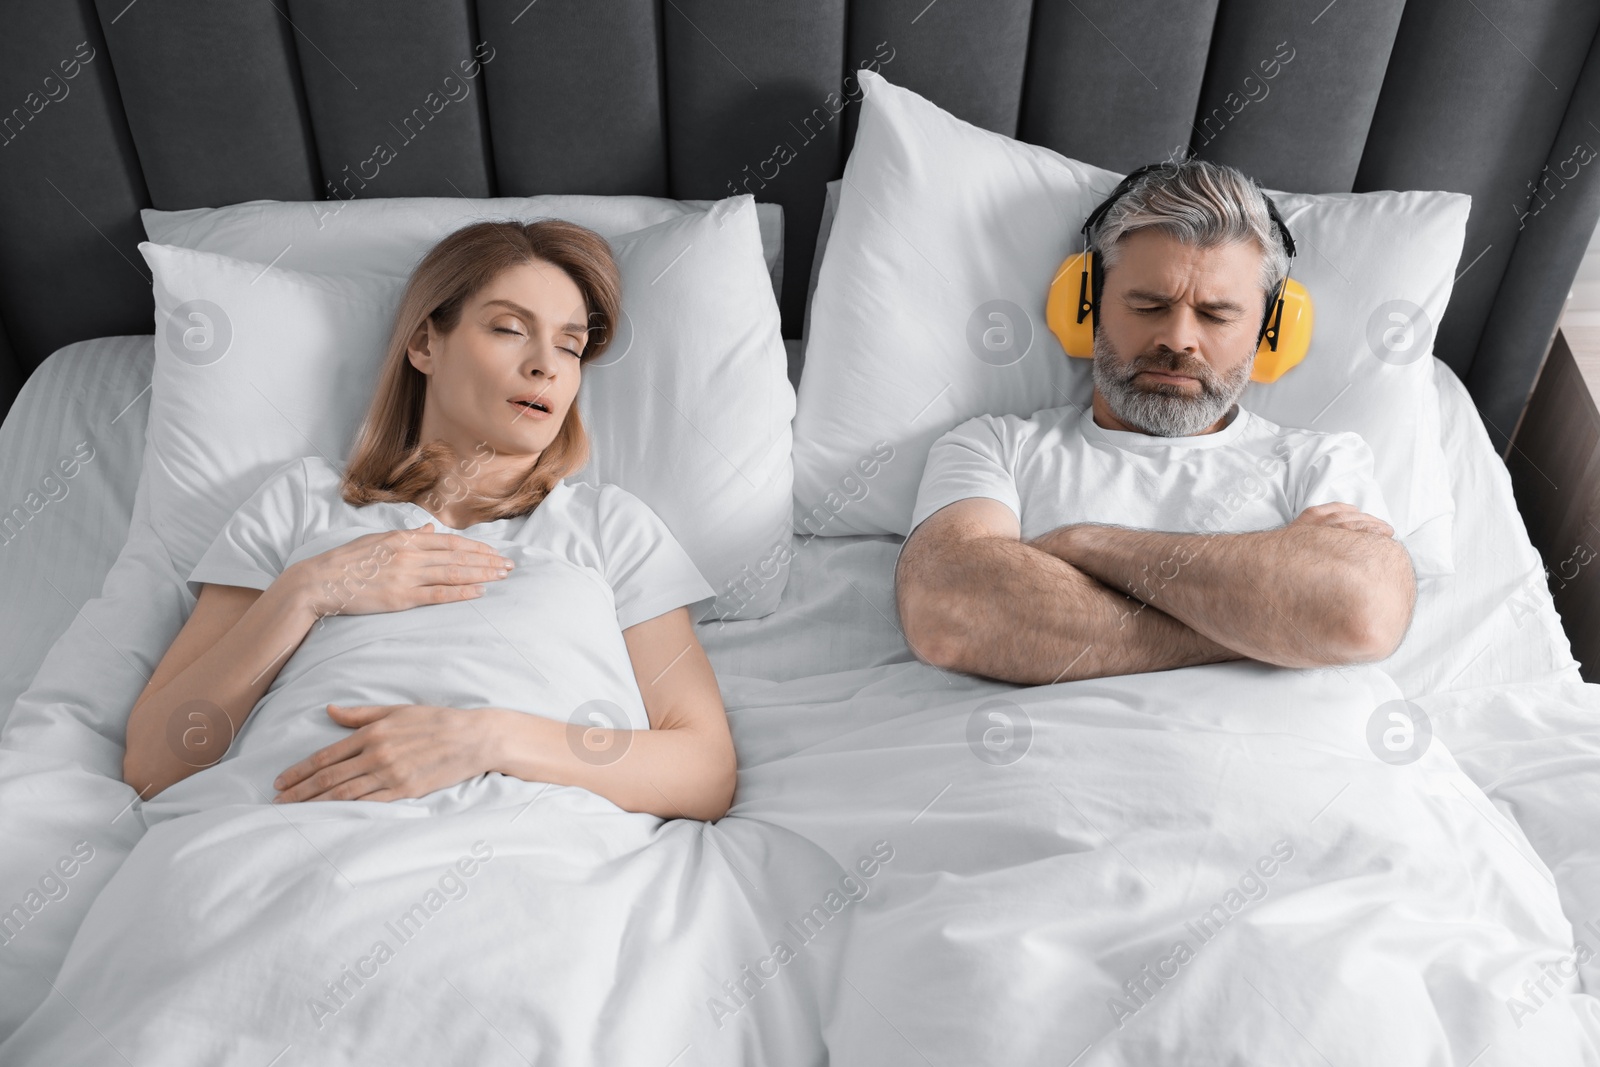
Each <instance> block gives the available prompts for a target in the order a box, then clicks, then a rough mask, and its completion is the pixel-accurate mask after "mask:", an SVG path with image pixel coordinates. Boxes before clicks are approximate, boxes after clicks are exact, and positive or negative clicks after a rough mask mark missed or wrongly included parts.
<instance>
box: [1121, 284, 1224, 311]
mask: <svg viewBox="0 0 1600 1067" xmlns="http://www.w3.org/2000/svg"><path fill="white" fill-rule="evenodd" d="M1123 295H1125V296H1126V297H1127V298H1128V299H1129V300H1142V301H1144V302H1146V303H1150V304H1170V303H1172V297H1171V296H1170V295H1169V294H1167V293H1156V292H1151V291H1150V290H1149V289H1130V290H1128V291H1127V293H1125V294H1123ZM1195 306H1196V307H1198V308H1200V309H1202V310H1204V311H1243V310H1244V308H1242V307H1240V306H1239V305H1238V304H1235V303H1234V302H1233V301H1232V300H1202V301H1201V302H1200V303H1198V304H1196V305H1195Z"/></svg>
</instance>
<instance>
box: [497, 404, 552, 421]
mask: <svg viewBox="0 0 1600 1067" xmlns="http://www.w3.org/2000/svg"><path fill="white" fill-rule="evenodd" d="M506 403H508V404H510V405H512V406H513V407H515V408H516V409H517V419H520V418H522V417H523V416H524V415H527V416H528V417H530V418H535V419H547V418H549V417H550V409H549V408H548V407H547V406H546V405H545V403H544V401H542V400H507V401H506ZM517 419H512V420H511V421H512V422H515V421H517Z"/></svg>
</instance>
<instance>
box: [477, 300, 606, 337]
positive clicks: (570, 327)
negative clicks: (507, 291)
mask: <svg viewBox="0 0 1600 1067" xmlns="http://www.w3.org/2000/svg"><path fill="white" fill-rule="evenodd" d="M490 304H501V305H504V306H505V307H508V308H510V309H511V310H512V311H515V312H516V313H517V314H518V315H521V316H522V317H523V318H525V319H532V320H534V321H535V322H538V321H539V316H538V315H537V314H535V313H534V312H532V311H529V310H528V309H527V308H525V307H523V306H522V305H521V304H518V303H516V302H515V301H511V300H485V301H484V306H485V307H487V306H488V305H490ZM561 329H562V331H563V332H566V333H588V332H589V327H588V326H586V325H584V324H583V323H581V322H569V323H566V324H564V325H563V326H562V327H561Z"/></svg>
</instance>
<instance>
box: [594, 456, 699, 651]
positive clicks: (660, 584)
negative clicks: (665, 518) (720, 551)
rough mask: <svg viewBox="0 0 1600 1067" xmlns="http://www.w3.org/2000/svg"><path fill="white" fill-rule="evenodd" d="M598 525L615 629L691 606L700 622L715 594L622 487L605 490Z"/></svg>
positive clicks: (664, 531) (666, 533) (657, 520)
mask: <svg viewBox="0 0 1600 1067" xmlns="http://www.w3.org/2000/svg"><path fill="white" fill-rule="evenodd" d="M599 524H600V552H601V556H602V558H604V560H605V577H606V582H607V583H608V584H610V586H611V592H612V596H613V598H614V599H615V601H616V606H617V626H618V627H619V628H621V629H623V630H626V629H627V628H628V627H630V626H634V625H637V624H638V623H641V622H644V621H645V620H647V619H653V618H655V617H656V616H657V615H662V614H665V613H666V612H669V611H671V610H672V609H673V608H678V607H683V606H684V605H689V618H690V619H691V620H693V621H699V619H700V616H701V614H703V613H704V610H705V608H706V607H707V606H709V604H710V603H711V601H712V600H714V599H715V598H716V592H715V590H713V589H712V588H711V584H710V583H709V582H707V581H706V580H705V577H704V576H703V575H702V574H701V573H700V570H699V568H697V567H696V566H695V565H694V561H693V560H691V559H690V558H689V553H687V552H685V551H684V549H683V546H682V545H680V544H678V539H677V538H676V537H673V536H672V531H671V530H669V529H667V525H666V523H664V522H662V521H661V517H660V516H659V515H657V514H656V513H655V512H654V511H653V510H652V509H651V507H650V505H648V504H646V503H645V502H644V501H642V500H640V499H639V498H638V497H636V496H634V495H633V494H632V493H630V492H628V491H627V490H626V489H623V488H622V487H621V486H616V485H610V484H607V485H603V486H601V487H600V501H599Z"/></svg>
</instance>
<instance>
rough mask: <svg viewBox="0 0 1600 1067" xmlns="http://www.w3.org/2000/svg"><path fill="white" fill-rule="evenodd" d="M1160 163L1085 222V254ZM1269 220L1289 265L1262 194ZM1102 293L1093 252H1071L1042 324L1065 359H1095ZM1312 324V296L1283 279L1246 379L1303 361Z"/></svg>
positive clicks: (1287, 243)
mask: <svg viewBox="0 0 1600 1067" xmlns="http://www.w3.org/2000/svg"><path fill="white" fill-rule="evenodd" d="M1162 166H1165V164H1163V163H1151V164H1147V165H1146V166H1143V167H1140V168H1139V169H1138V170H1136V171H1134V172H1133V173H1132V174H1129V175H1128V176H1127V177H1126V178H1124V179H1122V181H1121V183H1119V184H1118V185H1117V187H1116V189H1114V190H1113V191H1112V193H1111V195H1110V196H1108V197H1106V199H1104V200H1102V201H1101V202H1100V204H1099V206H1097V207H1096V208H1095V209H1094V211H1092V212H1090V214H1089V217H1088V218H1087V219H1085V220H1084V223H1083V229H1082V233H1083V236H1084V248H1085V249H1087V248H1088V247H1089V246H1090V244H1091V243H1092V241H1091V238H1090V235H1091V234H1092V233H1093V231H1094V229H1095V227H1097V226H1098V225H1099V224H1100V222H1101V220H1102V219H1104V218H1105V216H1106V213H1107V212H1108V211H1110V210H1111V206H1112V205H1113V204H1115V203H1116V202H1117V201H1118V200H1120V199H1121V198H1122V197H1123V196H1124V195H1126V194H1127V192H1128V191H1129V190H1130V189H1132V188H1133V186H1134V183H1135V182H1137V181H1138V180H1139V179H1140V178H1141V177H1143V176H1144V175H1145V174H1147V173H1148V172H1150V171H1152V170H1155V169H1156V168H1158V167H1162ZM1261 197H1262V199H1263V200H1264V201H1266V205H1267V215H1268V216H1269V217H1270V218H1271V219H1272V224H1273V228H1274V229H1275V230H1276V231H1277V234H1278V239H1279V241H1280V242H1281V243H1282V245H1283V250H1284V251H1285V252H1287V253H1288V254H1289V259H1290V260H1291V262H1292V261H1293V259H1294V255H1295V245H1294V237H1293V236H1292V235H1291V234H1290V233H1289V227H1288V226H1287V225H1285V223H1284V221H1283V216H1282V215H1280V214H1279V213H1278V205H1277V204H1275V203H1273V201H1272V198H1271V197H1270V196H1267V195H1266V193H1264V192H1263V193H1262V194H1261ZM1104 290H1105V275H1104V272H1103V270H1102V269H1101V266H1100V257H1099V256H1098V255H1096V254H1095V253H1093V252H1088V251H1085V252H1074V253H1073V254H1072V255H1070V256H1068V257H1067V259H1066V260H1065V262H1063V263H1062V264H1061V268H1060V269H1059V270H1058V271H1056V276H1055V278H1054V279H1053V280H1052V282H1051V284H1050V296H1049V300H1048V301H1047V303H1046V306H1045V320H1046V322H1047V323H1048V324H1049V326H1050V329H1051V332H1053V333H1054V334H1055V335H1056V338H1057V339H1058V340H1059V341H1060V342H1061V347H1062V348H1064V349H1065V350H1066V352H1067V355H1069V356H1075V357H1078V358H1080V359H1091V358H1093V356H1094V331H1095V325H1096V322H1095V320H1096V317H1097V312H1098V310H1099V307H1100V297H1101V294H1102V293H1103V292H1104ZM1312 319H1313V313H1312V304H1311V294H1310V293H1308V292H1307V291H1306V288H1305V286H1303V285H1301V284H1300V283H1299V282H1298V281H1295V280H1294V279H1292V278H1287V277H1286V278H1285V279H1284V280H1283V282H1282V283H1281V284H1280V285H1279V286H1278V289H1277V291H1276V292H1275V293H1274V294H1273V295H1272V297H1271V298H1270V299H1268V301H1267V303H1266V308H1265V309H1264V313H1263V315H1262V318H1261V329H1260V331H1259V332H1258V333H1257V335H1256V358H1255V364H1254V366H1253V368H1252V370H1251V373H1250V379H1251V381H1256V382H1263V383H1265V382H1275V381H1277V380H1278V379H1279V378H1281V377H1282V376H1283V375H1284V374H1286V373H1287V372H1288V371H1289V370H1290V369H1292V368H1293V367H1295V366H1296V365H1297V364H1299V363H1300V361H1301V360H1303V359H1305V357H1306V352H1307V350H1308V349H1309V348H1310V347H1311V324H1312Z"/></svg>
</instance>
